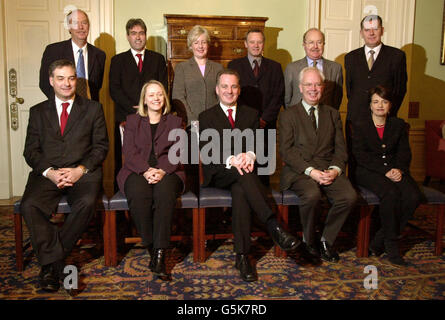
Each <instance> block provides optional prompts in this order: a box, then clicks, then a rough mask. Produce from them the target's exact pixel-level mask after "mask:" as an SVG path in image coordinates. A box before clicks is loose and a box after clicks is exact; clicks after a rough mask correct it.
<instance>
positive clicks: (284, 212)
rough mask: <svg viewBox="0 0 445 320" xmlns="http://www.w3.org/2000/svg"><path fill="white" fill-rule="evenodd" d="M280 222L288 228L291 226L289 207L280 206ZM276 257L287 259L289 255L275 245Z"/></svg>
mask: <svg viewBox="0 0 445 320" xmlns="http://www.w3.org/2000/svg"><path fill="white" fill-rule="evenodd" d="M278 221H279V222H280V223H282V224H283V225H284V226H285V227H286V228H288V225H289V207H288V206H284V205H279V206H278ZM275 256H276V257H283V258H286V257H287V253H286V251H284V250H281V249H280V247H279V246H277V245H275Z"/></svg>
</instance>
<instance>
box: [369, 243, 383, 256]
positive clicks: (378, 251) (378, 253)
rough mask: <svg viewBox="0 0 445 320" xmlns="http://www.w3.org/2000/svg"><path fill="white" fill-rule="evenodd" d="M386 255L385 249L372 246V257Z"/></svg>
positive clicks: (370, 249)
mask: <svg viewBox="0 0 445 320" xmlns="http://www.w3.org/2000/svg"><path fill="white" fill-rule="evenodd" d="M384 253H385V248H376V247H373V246H372V245H370V246H369V256H371V257H380V256H381V255H382V254H384Z"/></svg>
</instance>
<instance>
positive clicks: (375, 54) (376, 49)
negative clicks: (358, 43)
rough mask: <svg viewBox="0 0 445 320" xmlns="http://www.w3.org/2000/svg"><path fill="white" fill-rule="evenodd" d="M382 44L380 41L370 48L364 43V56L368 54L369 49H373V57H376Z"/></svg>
mask: <svg viewBox="0 0 445 320" xmlns="http://www.w3.org/2000/svg"><path fill="white" fill-rule="evenodd" d="M382 45H383V43H380V44H379V45H378V46H377V47H375V48H370V47H368V46H367V45H365V54H366V56H368V54H369V51H371V50H374V57H376V56H377V55H378V54H379V52H380V50H381V49H382Z"/></svg>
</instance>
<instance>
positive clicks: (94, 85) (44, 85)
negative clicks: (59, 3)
mask: <svg viewBox="0 0 445 320" xmlns="http://www.w3.org/2000/svg"><path fill="white" fill-rule="evenodd" d="M66 24H67V28H68V30H69V33H70V34H71V39H68V40H65V41H61V42H56V43H52V44H50V45H48V46H47V47H46V48H45V51H44V52H43V56H42V62H41V65H40V82H39V87H40V89H41V90H42V92H43V93H44V94H45V95H46V96H47V97H48V98H50V97H52V96H54V90H53V87H52V86H51V85H50V83H49V81H48V68H49V66H50V64H51V63H53V62H54V61H56V60H59V59H67V60H69V61H72V62H73V63H74V64H75V66H76V73H77V89H76V90H77V91H76V93H77V94H78V95H80V96H82V97H84V98H87V99H91V100H94V101H99V91H100V89H101V88H102V81H103V77H104V68H105V52H103V51H102V50H100V49H99V48H97V47H95V46H93V45H92V44H90V43H88V42H87V41H88V34H89V32H90V20H89V19H88V15H87V14H86V13H85V12H84V11H82V10H80V9H77V10H73V11H71V12H69V13H68V14H67V16H66Z"/></svg>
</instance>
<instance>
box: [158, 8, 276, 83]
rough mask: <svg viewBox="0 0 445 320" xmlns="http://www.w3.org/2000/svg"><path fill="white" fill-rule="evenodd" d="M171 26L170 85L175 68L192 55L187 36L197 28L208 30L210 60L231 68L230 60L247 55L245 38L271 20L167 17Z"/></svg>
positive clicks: (168, 59)
mask: <svg viewBox="0 0 445 320" xmlns="http://www.w3.org/2000/svg"><path fill="white" fill-rule="evenodd" d="M164 18H165V22H166V25H167V32H168V40H167V63H168V72H169V86H170V88H171V84H172V82H173V76H174V73H173V72H174V68H175V66H176V65H177V64H178V63H179V62H182V61H185V60H187V59H189V58H190V57H191V56H192V53H191V51H189V49H188V47H187V35H188V32H189V31H190V29H192V28H193V27H194V26H195V25H200V26H203V27H205V28H206V29H207V30H208V31H209V34H210V38H211V44H210V48H209V59H211V60H213V61H216V62H219V63H221V64H222V65H223V66H224V67H226V66H227V64H228V63H229V61H230V60H233V59H236V58H240V57H243V56H245V55H246V54H247V53H246V48H245V47H244V37H245V34H246V32H247V31H248V30H250V29H260V30H264V25H265V23H266V21H267V19H268V18H265V17H232V16H195V15H177V14H165V15H164Z"/></svg>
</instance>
